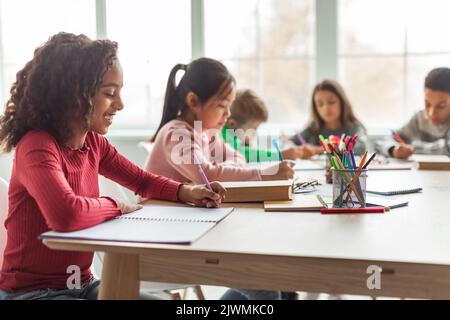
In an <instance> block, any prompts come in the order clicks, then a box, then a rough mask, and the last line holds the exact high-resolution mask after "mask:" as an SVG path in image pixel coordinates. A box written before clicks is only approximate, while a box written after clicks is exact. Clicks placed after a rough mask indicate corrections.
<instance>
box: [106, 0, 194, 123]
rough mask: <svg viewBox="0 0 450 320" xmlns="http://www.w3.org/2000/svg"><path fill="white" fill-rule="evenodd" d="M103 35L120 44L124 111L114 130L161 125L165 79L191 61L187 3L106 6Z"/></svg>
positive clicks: (136, 0)
mask: <svg viewBox="0 0 450 320" xmlns="http://www.w3.org/2000/svg"><path fill="white" fill-rule="evenodd" d="M106 8H107V11H106V17H107V35H108V38H110V39H112V40H115V41H117V42H119V56H120V60H121V63H122V67H123V70H124V89H123V100H124V102H125V108H124V110H123V111H122V112H121V114H120V116H118V117H117V119H116V120H115V121H116V122H115V124H114V128H120V127H128V128H130V127H133V128H136V127H138V128H139V127H140V128H146V129H150V128H153V127H155V126H157V125H158V124H159V121H160V120H161V111H162V106H163V100H164V93H165V90H166V84H167V78H168V77H169V72H170V70H171V69H172V67H173V66H174V65H175V64H177V63H189V61H190V60H191V19H190V2H189V1H186V0H164V1H148V0H133V1H125V0H109V1H107V2H106Z"/></svg>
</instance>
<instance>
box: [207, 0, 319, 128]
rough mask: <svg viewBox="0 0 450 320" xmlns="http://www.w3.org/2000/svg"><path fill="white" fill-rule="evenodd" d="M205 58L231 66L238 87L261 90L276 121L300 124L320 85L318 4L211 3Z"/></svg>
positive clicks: (305, 0) (291, 0) (288, 0)
mask: <svg viewBox="0 0 450 320" xmlns="http://www.w3.org/2000/svg"><path fill="white" fill-rule="evenodd" d="M204 12H205V54H206V56H210V57H213V58H216V59H219V60H221V61H222V62H223V63H225V64H226V65H227V66H228V68H229V69H230V70H231V72H232V73H233V74H234V76H235V77H236V80H237V86H238V88H250V89H253V90H255V91H256V92H257V93H258V94H259V95H260V96H261V97H262V98H263V99H264V101H265V102H266V104H267V106H268V108H269V117H270V121H271V122H273V123H278V124H280V123H284V124H286V123H289V124H292V125H296V126H298V125H300V124H302V123H304V122H305V120H306V117H307V115H308V112H307V101H308V97H309V94H310V90H311V87H312V85H313V81H314V70H315V69H314V64H315V48H314V47H315V36H314V21H315V19H314V17H315V15H314V1H312V0H246V1H241V0H227V1H208V0H207V1H205V9H204Z"/></svg>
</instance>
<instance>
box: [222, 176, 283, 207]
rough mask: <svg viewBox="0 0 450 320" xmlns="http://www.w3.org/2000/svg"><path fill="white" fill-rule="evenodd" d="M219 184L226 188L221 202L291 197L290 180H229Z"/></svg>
mask: <svg viewBox="0 0 450 320" xmlns="http://www.w3.org/2000/svg"><path fill="white" fill-rule="evenodd" d="M220 184H221V185H222V186H223V187H224V188H225V189H226V190H227V193H226V196H225V199H224V200H223V201H222V202H262V201H266V200H290V199H292V180H272V181H230V182H221V183H220Z"/></svg>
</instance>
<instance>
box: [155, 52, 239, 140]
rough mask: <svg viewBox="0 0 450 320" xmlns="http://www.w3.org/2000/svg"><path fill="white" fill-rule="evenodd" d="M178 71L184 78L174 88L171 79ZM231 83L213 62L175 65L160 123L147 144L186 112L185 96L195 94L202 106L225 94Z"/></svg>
mask: <svg viewBox="0 0 450 320" xmlns="http://www.w3.org/2000/svg"><path fill="white" fill-rule="evenodd" d="M179 70H184V75H183V77H182V78H181V80H180V82H179V84H178V86H177V85H176V81H175V80H176V79H175V77H176V75H177V72H178V71H179ZM234 83H235V80H234V77H233V76H232V75H231V74H230V72H229V71H228V69H227V68H226V67H225V66H224V65H223V64H222V63H221V62H219V61H217V60H214V59H210V58H199V59H197V60H194V61H192V62H191V63H189V64H187V65H186V64H177V65H175V67H173V68H172V71H170V75H169V79H168V80H167V89H166V95H165V98H164V108H163V113H162V118H161V123H160V124H159V126H158V129H157V130H156V133H155V134H154V135H153V137H151V138H150V141H151V142H154V141H155V139H156V136H157V134H158V132H159V131H160V130H161V128H162V127H163V126H164V125H165V124H166V123H168V122H169V121H171V120H174V119H176V118H177V117H178V116H180V115H181V114H182V113H183V112H184V111H185V110H186V109H187V104H186V96H187V94H188V93H189V92H191V91H192V92H193V93H195V95H197V97H198V99H199V100H200V102H201V103H205V102H206V101H208V100H209V99H211V98H212V97H214V96H219V95H221V94H224V93H226V90H230V85H231V84H234Z"/></svg>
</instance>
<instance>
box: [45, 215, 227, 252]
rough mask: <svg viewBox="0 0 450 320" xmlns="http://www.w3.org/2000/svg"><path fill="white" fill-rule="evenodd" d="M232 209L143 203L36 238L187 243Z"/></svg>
mask: <svg viewBox="0 0 450 320" xmlns="http://www.w3.org/2000/svg"><path fill="white" fill-rule="evenodd" d="M232 211H233V208H215V209H206V208H192V207H170V206H167V207H166V206H144V208H142V209H141V210H138V211H135V212H133V213H130V214H126V215H122V216H120V217H117V218H115V219H112V220H108V221H106V222H103V223H101V224H99V225H96V226H94V227H90V228H87V229H83V230H79V231H74V232H64V233H63V232H55V231H49V232H46V233H43V234H42V235H41V236H40V238H64V239H80V240H102V241H123V242H154V243H173V244H175V243H177V244H190V243H192V242H194V241H195V240H197V239H198V238H200V237H201V236H202V235H204V234H205V233H206V232H208V231H209V230H210V229H211V228H213V227H214V226H215V225H216V224H217V223H218V222H220V221H221V220H222V219H224V218H225V217H226V216H227V215H228V214H230V213H231V212H232Z"/></svg>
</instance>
